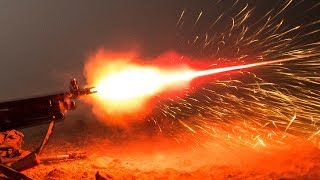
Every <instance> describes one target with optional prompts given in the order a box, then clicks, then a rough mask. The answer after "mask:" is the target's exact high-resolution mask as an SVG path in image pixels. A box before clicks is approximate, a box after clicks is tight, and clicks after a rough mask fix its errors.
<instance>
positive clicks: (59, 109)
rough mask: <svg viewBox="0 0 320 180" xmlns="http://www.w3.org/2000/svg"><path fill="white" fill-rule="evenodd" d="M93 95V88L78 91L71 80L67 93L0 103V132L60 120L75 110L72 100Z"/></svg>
mask: <svg viewBox="0 0 320 180" xmlns="http://www.w3.org/2000/svg"><path fill="white" fill-rule="evenodd" d="M93 93H96V91H94V87H90V88H83V89H80V88H79V87H78V84H77V81H76V79H72V80H71V81H70V91H69V92H64V93H58V94H53V95H47V96H42V97H35V98H29V99H22V100H15V101H8V102H2V103H0V132H1V131H7V130H10V129H19V128H25V127H30V126H36V125H39V124H43V123H47V122H50V121H52V120H62V119H64V112H65V111H67V110H73V109H75V107H76V103H75V101H74V99H78V98H79V97H81V96H84V95H89V94H93Z"/></svg>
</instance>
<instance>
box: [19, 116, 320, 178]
mask: <svg viewBox="0 0 320 180" xmlns="http://www.w3.org/2000/svg"><path fill="white" fill-rule="evenodd" d="M82 123H83V122H81V121H79V122H78V121H73V122H69V124H68V123H67V124H66V123H57V124H56V126H55V129H54V132H53V134H52V137H51V139H50V141H49V142H48V144H47V145H46V147H45V149H44V152H43V154H42V156H47V155H54V154H64V153H70V152H86V153H87V155H88V157H87V158H86V159H79V160H74V161H61V162H54V163H46V164H40V165H39V166H37V167H35V168H32V169H29V170H26V171H23V173H24V174H26V175H27V176H29V177H31V178H33V179H95V174H96V173H97V172H99V173H100V174H102V175H104V176H109V177H112V178H114V179H320V150H319V149H318V148H317V147H316V145H315V144H314V143H312V142H309V141H306V140H302V141H300V140H296V141H293V142H292V143H290V144H283V145H282V146H278V147H277V148H273V149H268V150H263V151H261V150H259V151H258V150H255V149H252V148H246V147H243V148H230V147H226V146H224V145H223V144H220V143H217V142H215V141H207V142H205V143H203V144H202V145H194V144H192V145H185V144H179V143H177V142H174V141H167V140H166V139H161V138H152V139H150V138H145V137H144V138H139V137H135V136H133V137H131V138H126V137H125V138H123V137H122V140H119V141H117V140H115V139H113V138H114V136H117V135H118V134H117V133H114V132H112V133H110V132H109V131H108V129H103V128H98V126H99V125H96V126H94V127H87V125H86V124H85V126H83V124H82ZM45 131H46V125H44V126H39V127H35V128H30V129H25V130H23V132H24V134H25V136H26V137H25V147H24V148H25V149H29V150H32V149H34V148H35V147H36V146H37V145H38V144H40V142H41V138H42V137H43V136H44V134H45ZM123 139H128V140H127V141H123Z"/></svg>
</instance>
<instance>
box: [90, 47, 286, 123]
mask: <svg viewBox="0 0 320 180" xmlns="http://www.w3.org/2000/svg"><path fill="white" fill-rule="evenodd" d="M137 57H138V56H137V55H136V54H135V53H106V52H104V51H100V52H98V53H97V54H96V55H95V56H93V57H91V59H90V60H89V61H88V63H87V64H86V66H85V72H86V76H87V78H88V83H89V84H91V85H95V86H96V90H97V91H98V93H97V95H96V96H94V99H95V100H94V103H93V104H94V111H95V112H96V113H97V114H98V115H99V116H100V117H102V116H104V117H105V116H107V117H108V119H109V120H110V115H111V117H115V118H114V119H117V120H116V122H121V123H120V124H122V120H123V118H122V117H130V118H129V119H139V118H141V116H143V115H145V114H147V113H148V112H149V111H150V110H151V109H152V101H151V100H152V99H153V98H154V96H156V95H158V94H159V93H163V92H168V91H171V92H178V91H177V90H181V89H183V88H184V87H187V86H188V85H189V83H190V82H191V81H192V80H193V79H194V78H197V77H200V76H207V75H212V74H217V73H223V72H228V71H234V70H239V69H244V68H250V67H255V66H261V65H267V64H273V63H280V62H284V61H289V60H291V59H282V60H274V61H264V62H258V63H253V64H245V65H237V66H229V67H222V68H213V69H209V70H201V71H198V70H195V68H199V66H198V67H195V66H194V65H195V64H192V63H190V62H191V61H190V59H188V58H186V57H183V56H181V55H179V54H177V53H172V52H171V53H166V54H164V55H161V56H159V57H158V58H157V60H141V59H140V60H139V59H138V58H137ZM200 62H201V61H200ZM202 62H203V61H202ZM177 64H178V65H177ZM191 66H193V67H191ZM202 66H203V64H202ZM206 67H208V65H206ZM173 90H175V91H173ZM103 119H104V118H103Z"/></svg>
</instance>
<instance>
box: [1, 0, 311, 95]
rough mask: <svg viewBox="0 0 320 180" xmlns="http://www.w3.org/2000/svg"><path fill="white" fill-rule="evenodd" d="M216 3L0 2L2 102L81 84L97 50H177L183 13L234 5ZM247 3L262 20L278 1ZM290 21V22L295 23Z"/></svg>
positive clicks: (148, 52)
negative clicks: (77, 81)
mask: <svg viewBox="0 0 320 180" xmlns="http://www.w3.org/2000/svg"><path fill="white" fill-rule="evenodd" d="M89 2H90V3H89ZM214 2H215V1H209V0H208V1H201V3H200V1H197V0H194V1H188V2H187V1H171V0H162V1H149V0H140V1H129V0H126V1H125V0H119V1H110V0H109V1H102V0H101V1H99V0H96V1H84V0H77V1H40V0H38V1H35V0H30V1H4V0H3V1H0V59H1V60H0V69H1V70H0V82H1V84H2V86H1V90H0V100H8V99H16V98H23V97H30V96H33V95H42V94H48V93H54V92H60V91H62V90H65V89H67V87H68V83H69V79H70V78H72V77H76V78H78V79H80V80H82V81H83V76H82V72H83V66H84V63H85V60H86V58H87V57H88V56H89V55H91V54H93V53H94V52H95V51H96V50H97V49H98V48H101V47H104V48H105V49H108V50H115V51H116V50H124V51H126V50H138V51H139V52H140V53H141V54H142V55H143V56H156V55H158V54H160V53H162V52H164V51H166V50H170V49H178V48H179V46H180V44H179V41H177V29H176V22H177V20H178V18H179V15H180V14H181V12H182V10H183V9H188V10H190V13H191V14H189V15H190V17H192V18H193V19H194V18H196V16H197V14H198V13H199V12H200V11H201V10H204V11H207V12H212V13H213V14H214V13H216V11H224V10H226V9H228V7H230V5H231V4H232V3H231V2H232V1H227V2H225V3H222V5H221V6H219V7H216V6H214V4H215V3H214ZM249 2H250V3H251V4H256V6H257V8H258V11H257V13H258V14H260V15H263V13H264V9H268V8H269V7H270V6H273V5H274V4H275V3H277V2H279V1H249ZM297 2H298V1H297ZM299 2H300V1H299ZM309 2H310V3H311V2H312V3H313V4H315V2H316V1H309ZM259 8H260V9H259ZM207 12H206V13H207ZM192 13H193V14H192ZM315 15H316V13H314V14H311V17H310V16H305V17H303V18H311V19H313V18H314V17H313V16H315ZM207 17H208V16H207ZM290 17H291V18H290ZM290 17H289V18H288V21H289V22H290V20H291V21H294V20H296V19H297V18H296V17H293V16H290ZM191 20H192V19H191ZM186 38H188V37H186ZM80 83H81V82H80ZM82 83H85V82H82Z"/></svg>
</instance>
